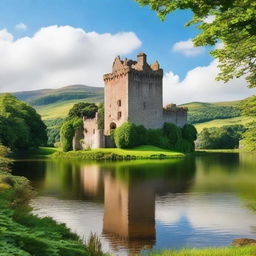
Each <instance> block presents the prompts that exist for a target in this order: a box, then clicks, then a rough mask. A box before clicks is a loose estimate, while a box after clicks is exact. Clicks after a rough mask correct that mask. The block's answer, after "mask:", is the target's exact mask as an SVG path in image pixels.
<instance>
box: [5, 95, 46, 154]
mask: <svg viewBox="0 0 256 256" xmlns="http://www.w3.org/2000/svg"><path fill="white" fill-rule="evenodd" d="M0 128H1V129H0V142H1V143H2V144H3V145H5V146H7V147H10V148H11V149H12V150H18V149H28V148H29V147H38V146H42V145H46V143H47V135H46V126H45V124H44V123H43V122H42V120H41V117H40V115H39V114H37V113H36V111H35V109H34V108H32V107H31V106H29V105H27V104H26V103H24V102H22V101H20V100H18V99H17V98H15V97H14V96H12V95H11V94H3V95H1V96H0Z"/></svg>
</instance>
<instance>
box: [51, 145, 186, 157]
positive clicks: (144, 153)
mask: <svg viewBox="0 0 256 256" xmlns="http://www.w3.org/2000/svg"><path fill="white" fill-rule="evenodd" d="M184 156H185V154H183V153H180V152H175V151H170V150H165V149H161V148H158V147H155V146H140V147H136V148H132V149H120V148H101V149H93V150H81V151H69V152H62V151H56V152H55V153H54V154H52V155H51V157H52V158H56V159H80V160H134V159H172V158H180V157H184Z"/></svg>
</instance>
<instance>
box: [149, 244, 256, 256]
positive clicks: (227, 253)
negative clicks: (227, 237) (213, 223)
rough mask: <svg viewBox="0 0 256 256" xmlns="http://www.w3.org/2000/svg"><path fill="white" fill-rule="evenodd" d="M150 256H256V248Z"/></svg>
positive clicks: (172, 252) (169, 251) (165, 252)
mask: <svg viewBox="0 0 256 256" xmlns="http://www.w3.org/2000/svg"><path fill="white" fill-rule="evenodd" d="M148 255H149V256H156V255H159V256H255V255H256V246H243V247H238V248H237V247H226V248H207V249H182V250H179V251H174V250H165V251H162V252H152V253H149V254H148Z"/></svg>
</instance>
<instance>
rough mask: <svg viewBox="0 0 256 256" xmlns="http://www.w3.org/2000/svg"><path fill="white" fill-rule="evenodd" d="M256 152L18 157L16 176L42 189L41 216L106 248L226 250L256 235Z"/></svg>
mask: <svg viewBox="0 0 256 256" xmlns="http://www.w3.org/2000/svg"><path fill="white" fill-rule="evenodd" d="M255 159H256V154H235V153H232V154H231V153H230V154H228V153H221V154H217V153H211V154H207V155H202V156H196V157H189V158H185V159H175V160H148V161H129V162H114V163H113V162H112V163H109V162H108V163H107V162H102V163H95V162H94V163H93V162H91V163H88V162H81V161H63V160H62V161H59V160H58V161H55V160H20V161H17V162H15V165H14V174H17V175H23V176H26V177H27V178H29V179H30V180H31V183H32V185H33V186H34V188H35V189H36V190H37V191H38V197H37V198H35V199H34V200H33V201H32V205H33V207H34V209H35V210H34V212H35V213H36V214H38V215H39V216H51V217H53V218H54V219H55V220H57V221H58V222H64V223H66V225H67V226H68V227H69V228H71V229H72V230H73V231H74V232H76V233H77V234H79V236H81V238H83V239H86V238H88V237H89V235H90V233H91V232H92V233H96V234H97V235H98V236H99V237H100V239H101V241H102V244H103V249H104V251H109V252H113V253H115V254H119V255H128V254H133V253H138V252H142V253H143V252H146V251H147V250H148V249H156V250H158V249H163V248H173V249H179V248H184V247H187V248H194V247H196V248H203V247H213V246H214V247H215V246H218V247H219V246H227V245H229V244H230V243H231V242H232V240H233V239H235V238H241V237H247V238H256V214H255V213H253V212H252V211H251V210H250V209H249V208H250V207H249V206H250V203H255V201H256V160H255Z"/></svg>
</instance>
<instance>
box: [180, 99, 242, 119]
mask: <svg viewBox="0 0 256 256" xmlns="http://www.w3.org/2000/svg"><path fill="white" fill-rule="evenodd" d="M240 103H241V101H230V102H217V103H206V102H192V103H188V104H183V105H182V106H185V107H188V109H189V111H188V122H189V123H192V124H197V123H202V122H208V121H211V120H215V119H227V118H234V117H238V116H240V110H239V108H238V106H239V105H240Z"/></svg>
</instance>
